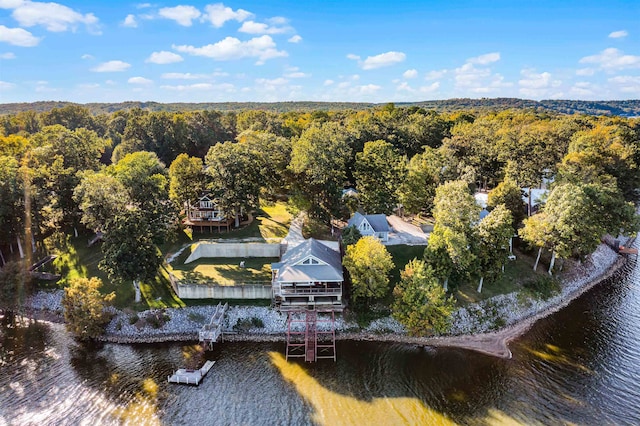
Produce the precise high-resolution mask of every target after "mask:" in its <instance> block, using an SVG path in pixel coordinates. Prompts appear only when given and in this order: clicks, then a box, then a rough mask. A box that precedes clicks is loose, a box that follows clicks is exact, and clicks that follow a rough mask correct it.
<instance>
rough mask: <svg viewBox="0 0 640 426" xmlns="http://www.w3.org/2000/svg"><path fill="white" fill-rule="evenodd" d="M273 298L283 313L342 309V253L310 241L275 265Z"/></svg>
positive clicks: (287, 254) (290, 252)
mask: <svg viewBox="0 0 640 426" xmlns="http://www.w3.org/2000/svg"><path fill="white" fill-rule="evenodd" d="M271 275H272V282H271V285H272V290H273V299H274V302H275V305H276V307H278V308H279V309H280V310H287V309H289V310H290V309H301V308H306V307H308V306H314V307H323V306H324V307H327V308H329V307H330V308H331V309H333V310H341V309H342V282H343V280H344V278H343V274H342V260H341V258H340V253H338V252H337V251H336V250H333V249H331V248H329V247H328V246H326V245H324V244H322V243H321V242H320V241H318V240H315V239H313V238H310V239H308V240H305V241H304V242H302V243H300V244H299V245H297V246H295V247H292V248H290V249H289V250H287V252H286V253H285V254H283V255H282V259H281V261H280V262H277V263H272V264H271Z"/></svg>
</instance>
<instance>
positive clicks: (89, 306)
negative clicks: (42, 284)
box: [62, 277, 115, 340]
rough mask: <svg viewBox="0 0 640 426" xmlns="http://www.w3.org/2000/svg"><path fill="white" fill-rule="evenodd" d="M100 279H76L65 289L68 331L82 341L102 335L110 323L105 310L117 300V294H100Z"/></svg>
mask: <svg viewBox="0 0 640 426" xmlns="http://www.w3.org/2000/svg"><path fill="white" fill-rule="evenodd" d="M101 287H102V281H101V280H100V279H99V278H95V277H93V278H76V279H74V280H72V281H71V283H70V284H69V287H67V288H65V289H64V296H63V298H62V306H63V307H64V319H65V322H66V325H67V329H68V330H69V331H70V332H71V333H73V334H74V335H75V336H76V337H78V338H79V339H81V340H90V339H95V338H97V337H99V336H100V335H102V333H103V332H104V326H105V325H106V324H107V323H108V322H109V314H108V313H107V312H106V311H105V308H106V307H107V306H108V305H109V304H110V303H111V302H112V301H113V300H114V299H115V293H109V294H107V295H104V294H102V293H101V292H100V288H101Z"/></svg>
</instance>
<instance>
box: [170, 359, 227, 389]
mask: <svg viewBox="0 0 640 426" xmlns="http://www.w3.org/2000/svg"><path fill="white" fill-rule="evenodd" d="M215 363H216V362H215V361H207V362H205V363H204V365H203V366H202V368H200V369H198V370H187V369H185V368H181V369H179V370H177V371H176V372H175V373H173V374H172V375H171V376H167V381H168V382H169V383H177V384H180V385H195V386H198V385H199V384H200V382H201V381H202V379H204V376H206V375H207V373H208V372H209V370H211V367H213V364H215Z"/></svg>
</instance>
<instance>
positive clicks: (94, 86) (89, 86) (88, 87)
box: [76, 83, 100, 90]
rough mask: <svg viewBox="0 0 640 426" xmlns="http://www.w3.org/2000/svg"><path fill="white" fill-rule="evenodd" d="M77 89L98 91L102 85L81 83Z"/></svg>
mask: <svg viewBox="0 0 640 426" xmlns="http://www.w3.org/2000/svg"><path fill="white" fill-rule="evenodd" d="M76 87H77V88H78V89H82V90H91V89H97V88H98V87H100V85H99V84H98V83H80V84H78V85H76Z"/></svg>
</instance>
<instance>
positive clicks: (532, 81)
mask: <svg viewBox="0 0 640 426" xmlns="http://www.w3.org/2000/svg"><path fill="white" fill-rule="evenodd" d="M520 74H521V75H522V78H521V79H520V80H519V81H518V84H519V85H520V89H519V92H520V93H521V94H522V95H524V96H529V97H532V98H541V97H543V96H548V95H549V94H550V93H551V89H554V91H555V88H557V87H559V86H560V85H561V84H562V82H561V81H560V80H554V79H552V77H551V73H548V72H543V73H536V72H535V70H533V69H529V68H526V69H523V70H522V71H520Z"/></svg>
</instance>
